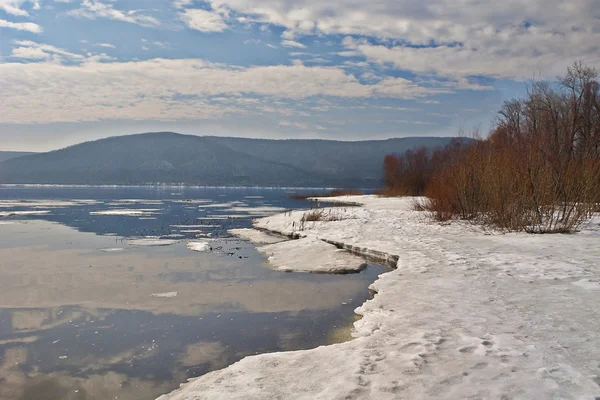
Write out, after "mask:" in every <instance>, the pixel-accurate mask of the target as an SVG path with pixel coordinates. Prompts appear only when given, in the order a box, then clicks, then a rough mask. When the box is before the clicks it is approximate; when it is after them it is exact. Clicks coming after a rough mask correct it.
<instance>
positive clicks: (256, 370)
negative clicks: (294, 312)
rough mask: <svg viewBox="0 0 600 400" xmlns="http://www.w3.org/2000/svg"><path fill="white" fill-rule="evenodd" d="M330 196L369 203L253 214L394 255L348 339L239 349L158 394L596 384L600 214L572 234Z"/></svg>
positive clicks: (270, 225)
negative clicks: (329, 211)
mask: <svg viewBox="0 0 600 400" xmlns="http://www.w3.org/2000/svg"><path fill="white" fill-rule="evenodd" d="M329 200H331V199H329ZM338 200H339V201H344V202H358V203H361V204H363V205H364V206H363V207H361V208H336V209H335V216H336V217H335V218H332V219H334V220H330V221H314V222H304V223H302V221H301V220H302V216H303V212H302V211H293V212H291V213H285V214H278V215H275V216H271V217H266V218H262V219H260V220H257V221H256V223H255V226H256V227H257V228H259V229H263V230H270V231H274V232H278V233H282V234H286V235H290V236H297V237H298V236H299V237H303V238H305V239H309V240H314V241H319V242H322V241H324V240H325V241H327V242H329V243H334V244H335V245H336V246H335V248H336V249H337V248H338V247H343V248H347V249H350V250H352V251H353V252H354V253H355V254H361V253H362V254H365V255H374V256H385V257H387V259H388V260H391V261H394V262H395V263H396V267H397V268H396V269H394V270H392V271H391V272H389V273H386V274H383V275H381V276H380V278H379V279H378V280H377V281H376V282H375V283H373V285H372V286H371V288H372V289H373V290H374V291H376V292H377V295H376V296H375V297H374V298H373V299H371V300H369V301H367V302H366V303H364V304H363V305H362V306H361V307H359V308H357V309H356V312H357V313H358V314H360V315H362V319H361V320H359V321H357V322H356V323H355V326H354V328H355V332H354V333H353V336H354V337H355V339H354V340H352V341H349V342H345V343H340V344H335V345H330V346H322V347H319V348H316V349H312V350H306V351H297V352H286V353H272V354H263V355H258V356H252V357H247V358H245V359H243V360H241V361H240V362H238V363H236V364H233V365H231V366H229V367H227V368H225V369H222V370H219V371H215V372H211V373H209V374H207V375H204V376H202V377H200V378H198V379H196V380H193V381H192V382H190V383H189V384H186V385H184V386H183V388H182V389H180V390H178V391H175V392H173V393H171V394H168V395H165V396H162V397H160V400H184V399H186V400H191V399H271V398H281V399H291V398H295V399H315V398H322V399H363V398H364V399H368V398H372V399H397V398H409V399H428V398H432V399H433V398H436V399H439V398H446V399H457V398H473V399H492V398H493V399H495V398H498V399H500V398H506V399H510V398H514V399H519V398H522V399H531V398H540V399H541V398H544V399H545V398H561V399H588V398H589V399H593V398H595V396H598V395H600V366H599V364H598V360H600V335H598V326H600V313H599V312H598V310H597V304H599V303H600V265H599V264H600V248H599V246H598V245H597V244H598V240H599V239H600V220H599V219H595V220H593V221H592V222H591V223H590V224H588V225H587V226H585V227H583V228H582V230H581V232H579V233H576V234H572V235H527V234H520V233H519V234H517V233H510V234H501V233H498V232H493V231H486V230H484V229H482V228H481V227H478V226H474V225H470V224H466V223H463V222H453V223H451V224H446V225H441V224H438V223H434V222H431V221H430V220H429V219H428V218H427V217H426V215H425V214H424V213H422V212H417V211H413V209H412V208H413V207H412V200H410V199H406V198H377V197H374V196H352V197H344V198H339V199H338ZM301 240H302V239H301ZM287 243H288V244H287V245H288V246H290V244H289V243H293V242H287ZM269 246H277V244H275V245H269ZM303 257H304V258H302V259H301V260H300V261H298V260H296V262H297V265H306V263H307V262H308V263H310V260H311V258H310V257H311V253H310V252H305V254H304V256H303ZM288 264H289V263H288ZM288 267H289V265H288Z"/></svg>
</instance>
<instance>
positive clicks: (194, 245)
mask: <svg viewBox="0 0 600 400" xmlns="http://www.w3.org/2000/svg"><path fill="white" fill-rule="evenodd" d="M187 248H188V249H190V250H192V251H200V252H202V251H207V250H208V249H209V248H210V243H208V242H188V244H187Z"/></svg>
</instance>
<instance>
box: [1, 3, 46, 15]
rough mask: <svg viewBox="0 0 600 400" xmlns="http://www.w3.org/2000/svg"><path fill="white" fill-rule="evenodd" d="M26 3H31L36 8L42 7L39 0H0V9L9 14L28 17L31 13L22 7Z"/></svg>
mask: <svg viewBox="0 0 600 400" xmlns="http://www.w3.org/2000/svg"><path fill="white" fill-rule="evenodd" d="M25 3H31V7H32V8H33V9H34V10H39V9H40V3H39V1H38V0H0V10H2V11H4V12H5V13H7V14H11V15H16V16H20V17H27V16H28V15H29V13H28V12H27V11H26V10H23V9H22V8H21V7H23V5H24V4H25Z"/></svg>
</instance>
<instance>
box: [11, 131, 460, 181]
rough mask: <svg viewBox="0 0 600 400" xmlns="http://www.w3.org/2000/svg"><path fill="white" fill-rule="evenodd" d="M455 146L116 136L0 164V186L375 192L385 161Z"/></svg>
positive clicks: (412, 141) (420, 141) (436, 141)
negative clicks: (329, 188)
mask: <svg viewBox="0 0 600 400" xmlns="http://www.w3.org/2000/svg"><path fill="white" fill-rule="evenodd" d="M449 140H450V138H414V137H413V138H401V139H389V140H372V141H358V142H342V141H333V140H265V139H243V138H228V137H211V136H193V135H181V134H177V133H172V132H158V133H145V134H138V135H129V136H117V137H111V138H107V139H101V140H96V141H92V142H86V143H82V144H78V145H75V146H70V147H67V148H64V149H61V150H56V151H51V152H48V153H38V154H33V155H28V156H24V157H18V158H13V159H10V160H6V161H3V162H1V163H0V183H56V184H149V183H182V184H193V185H256V186H335V187H376V186H379V184H380V180H381V169H382V167H381V166H382V162H383V158H384V156H385V155H386V154H389V153H392V152H393V153H403V152H405V151H406V150H408V149H411V148H415V147H418V146H427V147H437V146H443V145H445V144H447V143H448V142H449Z"/></svg>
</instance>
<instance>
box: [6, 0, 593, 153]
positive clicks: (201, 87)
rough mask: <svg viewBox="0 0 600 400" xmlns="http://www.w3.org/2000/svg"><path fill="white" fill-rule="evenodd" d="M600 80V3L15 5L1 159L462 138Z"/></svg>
mask: <svg viewBox="0 0 600 400" xmlns="http://www.w3.org/2000/svg"><path fill="white" fill-rule="evenodd" d="M577 59H582V60H584V61H585V62H586V63H588V64H592V65H596V66H600V0H572V1H568V0H566V1H565V0H504V1H496V0H489V1H480V0H425V1H416V0H336V1H324V0H206V1H197V0H178V1H174V0H0V93H1V96H0V149H2V150H11V149H12V150H49V149H54V148H58V147H62V146H65V145H69V144H73V143H77V142H80V141H84V140H90V139H95V138H100V137H106V136H113V135H120V134H127V133H137V132H147V131H163V130H169V131H176V132H182V133H192V134H199V135H204V134H210V135H231V136H245V137H267V138H327V139H348V140H358V139H380V138H388V137H402V136H414V135H421V136H434V135H440V136H449V135H454V134H456V133H457V132H458V130H459V127H465V128H467V129H470V128H472V127H476V126H479V127H481V130H482V131H486V130H487V129H489V127H490V126H491V123H492V121H493V118H494V116H495V113H496V111H497V109H498V107H499V106H500V105H501V104H502V102H503V101H504V100H506V99H509V98H511V97H514V96H518V95H520V94H522V93H523V92H524V90H525V88H526V86H525V81H527V80H529V79H531V78H532V77H534V76H538V77H540V76H541V77H543V78H548V79H553V78H554V77H556V76H557V75H558V74H561V73H563V72H564V70H565V69H566V66H567V65H568V64H570V63H572V62H573V61H574V60H577Z"/></svg>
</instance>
